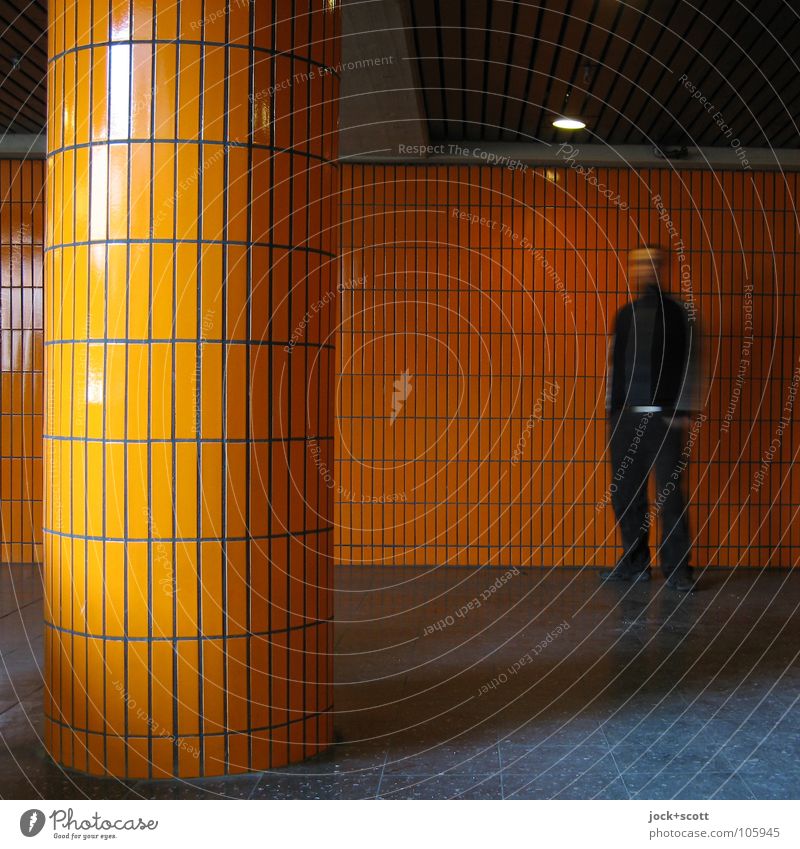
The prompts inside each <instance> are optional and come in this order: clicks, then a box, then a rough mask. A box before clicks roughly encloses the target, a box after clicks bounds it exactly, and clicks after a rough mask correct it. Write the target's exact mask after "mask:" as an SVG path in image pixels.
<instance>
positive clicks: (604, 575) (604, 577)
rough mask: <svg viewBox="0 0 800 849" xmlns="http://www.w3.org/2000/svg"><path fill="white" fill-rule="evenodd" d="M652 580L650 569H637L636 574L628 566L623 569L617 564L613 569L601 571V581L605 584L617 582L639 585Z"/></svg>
mask: <svg viewBox="0 0 800 849" xmlns="http://www.w3.org/2000/svg"><path fill="white" fill-rule="evenodd" d="M649 580H650V567H649V566H647V567H646V568H644V569H637V570H636V571H635V572H634V571H633V570H632V569H631V568H630V567H628V566H625V567H622V566H620V565H619V564H617V565H616V566H615V567H614V568H613V569H601V570H600V581H601V582H602V583H604V584H611V583H615V582H623V581H624V582H626V583H632V584H638V583H640V582H642V581H649Z"/></svg>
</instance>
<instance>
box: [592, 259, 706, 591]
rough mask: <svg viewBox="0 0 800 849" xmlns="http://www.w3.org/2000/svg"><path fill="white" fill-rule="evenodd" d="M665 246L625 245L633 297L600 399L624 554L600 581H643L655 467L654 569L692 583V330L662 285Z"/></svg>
mask: <svg viewBox="0 0 800 849" xmlns="http://www.w3.org/2000/svg"><path fill="white" fill-rule="evenodd" d="M665 260H666V255H665V253H664V252H663V251H662V250H660V249H659V248H653V247H643V248H639V249H638V250H635V251H632V252H631V254H630V258H629V277H630V278H631V279H632V281H633V286H635V287H637V288H638V292H639V295H638V297H637V298H636V300H634V301H633V302H631V303H630V304H626V305H625V306H624V307H623V308H622V309H621V310H620V311H619V312H618V313H617V317H616V319H615V326H614V333H613V338H612V343H611V349H610V361H609V374H608V387H607V393H606V406H607V409H608V414H609V424H610V431H611V435H610V443H611V444H610V448H611V451H610V454H611V465H612V474H613V477H612V482H611V503H612V505H613V507H614V514H615V516H616V519H617V523H618V524H619V528H620V534H621V536H622V548H623V552H622V556H621V557H620V559H619V561H618V562H617V565H616V566H615V567H614V568H613V569H604V570H602V571H601V574H600V579H601V580H602V581H632V582H635V581H649V580H650V549H649V545H648V537H649V529H650V523H651V517H650V509H649V505H648V500H647V481H648V477H649V475H650V472H651V471H652V470H654V471H655V477H656V489H657V492H658V496H657V506H658V507H659V508H660V514H661V526H662V540H661V546H660V548H659V560H660V563H661V569H662V571H663V573H664V575H665V577H666V579H667V583H668V585H669V586H670V587H671V588H672V589H674V590H676V591H678V592H682V593H683V592H691V591H692V589H693V588H694V581H693V578H692V570H691V567H690V565H689V554H690V539H689V529H688V524H687V521H686V505H685V503H684V497H683V489H682V472H683V469H684V468H685V467H686V464H687V461H688V457H686V456H683V455H684V454H685V452H684V450H683V446H684V441H685V431H686V424H687V423H688V421H689V417H690V415H691V413H692V411H693V410H696V409H697V406H698V397H697V396H698V387H697V368H696V362H697V351H698V345H699V333H698V328H697V325H696V323H695V322H693V321H689V318H688V316H687V312H686V309H685V308H684V307H683V305H682V304H680V303H679V302H678V301H676V300H674V299H673V298H671V297H670V296H669V295H668V294H667V293H666V292H665V291H664V290H663V288H662V274H663V272H664V268H665Z"/></svg>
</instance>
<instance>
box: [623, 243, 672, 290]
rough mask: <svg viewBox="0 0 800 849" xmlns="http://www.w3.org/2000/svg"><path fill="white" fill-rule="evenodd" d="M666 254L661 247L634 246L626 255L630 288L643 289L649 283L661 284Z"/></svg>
mask: <svg viewBox="0 0 800 849" xmlns="http://www.w3.org/2000/svg"><path fill="white" fill-rule="evenodd" d="M666 260H667V255H666V252H665V251H664V250H663V249H662V248H658V247H648V246H645V247H642V248H636V250H633V251H631V252H630V254H629V256H628V277H629V279H630V284H631V288H632V289H638V290H639V291H641V290H643V289H644V288H645V287H647V286H650V285H656V286H660V285H661V277H662V274H663V271H664V267H665V265H666Z"/></svg>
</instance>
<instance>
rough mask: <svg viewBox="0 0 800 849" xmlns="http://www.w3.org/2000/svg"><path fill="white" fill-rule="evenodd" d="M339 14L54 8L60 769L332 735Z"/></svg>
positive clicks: (52, 451)
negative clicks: (328, 475) (329, 475)
mask: <svg viewBox="0 0 800 849" xmlns="http://www.w3.org/2000/svg"><path fill="white" fill-rule="evenodd" d="M337 5H338V4H337V3H336V2H331V0H309V2H307V3H297V2H288V0H283V2H275V3H271V2H268V0H249V2H248V0H229V2H227V3H226V2H224V0H206V1H205V2H201V0H181V2H180V3H178V2H176V0H154V2H148V3H141V2H139V1H138V0H134V2H132V3H128V2H124V3H120V2H112V0H109V2H108V3H106V2H105V0H94V2H90V0H66V2H65V0H53V2H51V3H50V4H49V13H50V33H49V51H50V61H49V68H48V93H49V97H48V102H49V121H48V163H47V187H48V192H47V203H48V207H47V234H46V259H45V304H46V309H45V325H46V326H45V373H46V394H47V398H46V413H45V452H44V453H45V516H44V540H45V542H44V545H45V566H46V569H45V584H46V587H45V620H46V621H45V628H46V636H45V645H46V682H47V688H46V690H47V696H46V705H45V714H46V720H45V739H46V744H47V747H48V749H49V751H50V752H51V754H52V755H53V757H54V758H55V759H56V760H58V761H59V762H60V763H62V764H64V765H65V766H68V767H73V768H75V769H78V770H82V771H86V772H90V773H97V774H109V775H114V776H124V777H128V778H135V777H155V778H159V777H168V776H182V777H189V776H198V775H219V774H224V773H233V772H242V771H245V770H254V769H265V768H268V767H274V766H280V765H282V764H286V763H287V762H290V761H294V760H299V759H302V758H305V757H308V756H310V755H313V754H315V753H316V752H318V751H319V750H320V748H322V747H324V746H326V745H327V744H328V743H329V742H330V741H331V735H332V723H331V713H330V708H331V686H330V681H331V663H330V647H331V641H330V637H331V625H330V614H331V592H330V590H331V585H330V577H331V572H330V554H331V542H332V533H331V521H332V503H331V494H330V493H331V490H330V489H329V488H328V487H327V486H326V485H325V482H324V479H323V476H322V475H321V474H320V473H319V469H318V468H317V466H319V465H321V463H320V461H319V459H317V460H315V457H317V458H318V457H319V456H320V455H319V454H312V452H310V451H309V450H308V442H309V440H312V439H313V444H315V445H318V446H319V451H320V452H321V456H322V457H323V458H325V460H326V467H327V466H332V462H331V453H332V451H331V442H332V439H331V437H332V432H333V415H332V401H331V399H332V393H331V392H330V391H329V385H330V383H331V382H332V379H333V366H334V362H333V345H332V344H331V339H330V335H329V334H330V329H331V328H332V326H333V315H332V309H331V308H317V304H319V303H324V304H326V305H327V304H330V302H331V299H330V295H329V293H332V292H335V290H336V285H335V283H336V280H335V273H336V272H335V262H334V254H335V250H336V245H335V225H336V198H335V196H334V187H335V186H336V181H337V172H336V165H335V158H336V151H335V134H336V121H337V109H336V96H337V88H338V83H337V77H336V73H335V67H336V65H337V64H338V55H337V52H338V28H339V10H338V9H337ZM326 296H327V297H326ZM309 316H311V317H310V318H309Z"/></svg>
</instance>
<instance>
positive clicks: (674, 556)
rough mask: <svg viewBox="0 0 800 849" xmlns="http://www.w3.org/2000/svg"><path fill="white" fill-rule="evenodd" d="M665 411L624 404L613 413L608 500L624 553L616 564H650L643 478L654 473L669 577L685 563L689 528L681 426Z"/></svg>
mask: <svg viewBox="0 0 800 849" xmlns="http://www.w3.org/2000/svg"><path fill="white" fill-rule="evenodd" d="M671 418H672V415H671V413H669V412H666V413H664V412H647V413H642V412H635V411H633V410H629V409H625V410H622V411H621V412H618V413H615V414H612V415H611V417H610V420H609V423H610V426H611V439H610V441H611V463H612V474H613V477H612V481H611V489H612V494H611V503H612V504H613V507H614V514H615V515H616V518H617V523H618V524H619V527H620V532H621V535H622V545H623V551H624V553H623V556H622V559H621V560H620V561H619V563H618V568H619V569H620V570H622V571H624V572H628V571H630V573H635V572H640V571H643V570H646V569H647V568H649V566H650V550H649V546H648V536H649V533H648V532H649V527H650V525H651V524H652V519H653V517H652V516H651V515H649V505H648V498H647V480H648V477H649V474H650V472H651V471H655V476H656V506H657V507H658V508H659V510H660V514H661V528H662V539H661V547H660V549H659V561H660V563H661V569H662V571H663V572H664V574H665V575H666V576H667V577H669V576H670V575H672V574H673V572H675V571H676V570H685V569H688V566H689V549H690V540H689V529H688V523H687V521H686V511H685V503H684V499H683V490H682V488H681V479H682V471H683V468H684V467H685V465H686V458H685V457H682V456H681V454H682V452H683V445H684V429H683V427H682V426H679V425H677V424H673V425H670V419H671Z"/></svg>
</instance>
